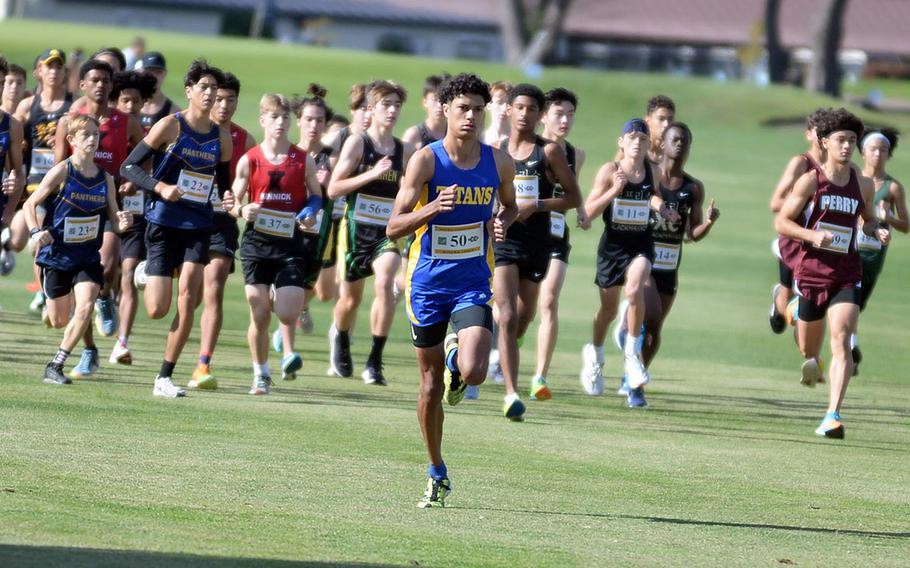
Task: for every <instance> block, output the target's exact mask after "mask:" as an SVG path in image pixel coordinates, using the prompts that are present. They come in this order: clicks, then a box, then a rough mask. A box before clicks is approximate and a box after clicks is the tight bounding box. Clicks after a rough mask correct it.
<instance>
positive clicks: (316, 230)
mask: <svg viewBox="0 0 910 568" xmlns="http://www.w3.org/2000/svg"><path fill="white" fill-rule="evenodd" d="M324 212H325V210H324V209H320V210H319V211H318V212H317V213H316V222H315V223H313V226H312V227H309V228H306V229H304V230H303V232H304V233H307V234H308V235H318V234H319V229H320V228H322V216H323V215H324V214H325V213H324Z"/></svg>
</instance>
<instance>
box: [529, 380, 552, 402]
mask: <svg viewBox="0 0 910 568" xmlns="http://www.w3.org/2000/svg"><path fill="white" fill-rule="evenodd" d="M531 398H532V399H534V400H550V399H551V398H553V393H552V392H550V387H549V386H548V385H547V379H545V378H544V377H534V378H533V379H531Z"/></svg>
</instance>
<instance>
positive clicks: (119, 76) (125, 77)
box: [110, 71, 157, 101]
mask: <svg viewBox="0 0 910 568" xmlns="http://www.w3.org/2000/svg"><path fill="white" fill-rule="evenodd" d="M156 84H157V80H156V79H155V77H154V76H152V75H149V74H148V73H143V72H141V71H124V72H121V73H114V87H113V88H112V89H111V97H110V100H112V101H116V100H117V99H119V98H120V93H122V92H123V91H126V90H128V89H135V90H137V91H139V98H141V99H142V100H143V101H147V100H149V99H150V98H152V97H153V96H154V95H155V85H156Z"/></svg>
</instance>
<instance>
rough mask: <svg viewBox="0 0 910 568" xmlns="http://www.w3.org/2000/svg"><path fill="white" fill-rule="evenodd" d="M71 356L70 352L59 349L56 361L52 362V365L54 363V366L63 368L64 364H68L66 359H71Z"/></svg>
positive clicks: (55, 356)
mask: <svg viewBox="0 0 910 568" xmlns="http://www.w3.org/2000/svg"><path fill="white" fill-rule="evenodd" d="M69 356H70V352H69V351H66V350H65V349H63V348H60V349H57V354H56V355H54V360H53V361H52V363H53V364H54V365H57V366H59V367H62V366H63V364H64V363H66V358H67V357H69Z"/></svg>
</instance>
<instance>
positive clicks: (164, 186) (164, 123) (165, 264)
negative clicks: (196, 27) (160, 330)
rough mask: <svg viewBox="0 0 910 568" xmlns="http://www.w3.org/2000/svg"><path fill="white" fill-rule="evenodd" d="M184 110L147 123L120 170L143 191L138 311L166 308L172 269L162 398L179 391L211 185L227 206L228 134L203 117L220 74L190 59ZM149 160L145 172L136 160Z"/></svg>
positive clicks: (158, 391) (205, 250)
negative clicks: (142, 278)
mask: <svg viewBox="0 0 910 568" xmlns="http://www.w3.org/2000/svg"><path fill="white" fill-rule="evenodd" d="M183 84H184V87H185V89H186V97H187V99H188V101H189V108H188V109H187V110H186V111H181V112H177V113H175V114H172V115H168V116H166V117H164V118H162V119H161V120H159V121H158V122H157V123H155V125H154V126H152V129H151V130H150V131H149V133H148V134H147V135H146V137H145V138H144V139H143V140H142V142H140V143H139V145H138V146H136V149H135V150H133V152H132V153H131V154H130V155H129V157H128V158H127V160H126V162H124V164H123V167H122V168H121V170H120V171H121V174H122V175H123V176H124V178H126V179H127V180H128V181H131V182H133V183H134V184H136V186H137V187H139V188H141V189H142V190H144V191H145V192H146V197H147V199H146V204H145V218H146V221H147V222H148V226H147V227H146V230H145V245H146V249H147V250H148V253H147V254H148V260H147V261H146V273H147V274H148V281H147V282H148V283H147V284H146V288H145V308H146V311H147V312H148V315H149V317H151V318H153V319H161V318H163V317H165V316H166V315H167V314H168V312H169V311H170V308H171V300H172V297H173V278H174V275H175V273H177V274H179V282H178V297H177V314H176V317H175V319H174V323H173V325H172V326H171V330H170V332H169V333H168V336H167V346H166V347H165V351H164V360H163V361H162V363H161V371H160V372H159V373H158V377H157V378H156V379H155V387H154V389H153V391H152V394H154V395H155V396H164V397H168V398H173V397H178V396H184V395H186V391H184V390H183V389H181V388H178V387H177V386H175V385H174V384H173V381H172V380H171V375H172V374H173V372H174V367H175V366H176V364H177V358H178V357H180V352H181V351H183V347H184V345H185V344H186V340H187V338H188V337H189V335H190V331H191V330H192V328H193V312H194V311H195V309H196V305H197V304H198V303H199V299H198V298H199V293H200V290H201V288H202V280H203V274H204V269H205V265H206V264H208V261H209V241H210V238H211V230H212V215H213V211H212V202H211V200H212V186H213V184H214V183H216V182H217V184H218V187H219V188H222V191H223V192H224V193H223V195H222V207H223V208H224V209H225V210H229V209H231V208H233V206H234V197H233V194H232V193H231V192H230V191H229V190H228V189H227V188H229V187H230V160H231V151H232V148H233V146H232V144H231V134H230V132H229V131H228V129H227V128H219V127H218V126H217V125H216V124H215V123H214V122H212V119H211V117H210V112H211V110H212V106H213V105H214V104H215V94H216V91H217V90H218V87H219V86H222V85H224V74H223V73H222V72H221V71H220V70H219V69H217V68H215V67H211V66H209V65H208V64H207V63H206V62H205V61H194V62H193V64H192V65H190V69H189V71H188V72H187V74H186V77H185V78H184V82H183ZM150 157H152V158H153V163H152V174H151V175H149V174H148V173H147V172H146V171H145V170H144V169H142V164H143V163H145V161H146V160H147V159H148V158H150Z"/></svg>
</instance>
